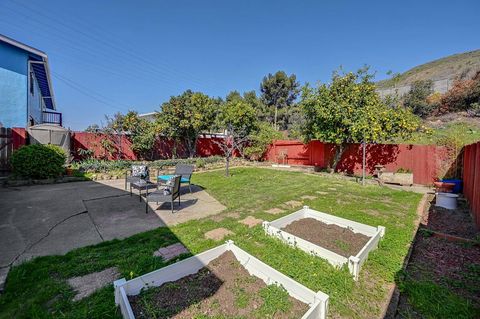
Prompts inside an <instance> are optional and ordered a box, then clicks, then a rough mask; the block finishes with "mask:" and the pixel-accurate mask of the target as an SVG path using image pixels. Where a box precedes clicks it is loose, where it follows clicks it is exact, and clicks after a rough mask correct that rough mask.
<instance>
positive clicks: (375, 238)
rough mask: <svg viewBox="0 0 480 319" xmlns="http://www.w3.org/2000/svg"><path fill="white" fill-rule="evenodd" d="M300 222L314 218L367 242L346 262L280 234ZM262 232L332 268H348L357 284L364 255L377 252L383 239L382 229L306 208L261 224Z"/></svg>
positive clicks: (314, 245) (301, 241) (325, 250)
mask: <svg viewBox="0 0 480 319" xmlns="http://www.w3.org/2000/svg"><path fill="white" fill-rule="evenodd" d="M304 218H314V219H316V220H319V221H321V222H323V223H325V224H335V225H337V226H340V227H343V228H348V229H350V230H352V231H353V232H355V233H361V234H363V235H365V236H368V237H370V240H369V241H368V242H367V243H366V244H365V246H363V248H362V249H361V250H360V251H359V252H358V253H357V255H356V256H350V257H349V258H346V257H344V256H341V255H339V254H337V253H335V252H333V251H331V250H328V249H326V248H323V247H320V246H318V245H316V244H313V243H311V242H309V241H307V240H304V239H302V238H300V237H297V236H295V235H292V234H290V233H288V232H286V231H283V230H282V228H284V227H285V226H287V225H289V224H290V223H292V222H294V221H296V220H300V219H304ZM263 228H264V230H265V233H266V234H268V235H270V236H274V237H277V238H279V239H281V240H282V241H284V242H285V243H287V244H289V245H291V246H294V247H297V248H299V249H301V250H303V251H305V252H307V253H309V254H312V255H315V256H318V257H320V258H323V259H326V260H327V261H328V262H329V263H330V264H332V265H334V266H336V267H342V266H343V265H345V264H348V269H349V271H350V273H351V274H352V276H353V278H354V280H358V276H359V273H360V268H361V267H362V265H363V263H364V262H365V261H366V260H367V257H368V254H369V253H370V252H371V251H372V250H374V249H376V248H377V246H378V243H379V242H380V239H381V238H382V237H383V236H384V235H385V227H383V226H378V227H372V226H368V225H365V224H361V223H357V222H354V221H351V220H348V219H345V218H341V217H337V216H333V215H329V214H325V213H322V212H319V211H316V210H313V209H310V208H309V207H308V206H304V207H303V209H301V210H299V211H297V212H295V213H292V214H290V215H287V216H285V217H282V218H279V219H276V220H274V221H272V222H263Z"/></svg>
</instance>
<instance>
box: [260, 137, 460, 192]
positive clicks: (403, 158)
mask: <svg viewBox="0 0 480 319" xmlns="http://www.w3.org/2000/svg"><path fill="white" fill-rule="evenodd" d="M285 154H286V162H287V163H288V164H293V165H315V166H320V167H324V168H325V167H327V166H328V164H329V163H331V162H332V161H333V157H334V155H335V149H334V145H332V144H328V143H322V142H319V141H312V142H310V143H308V144H303V143H302V142H299V141H285V140H280V141H276V142H275V143H273V144H272V145H271V146H270V148H269V149H268V151H267V154H266V159H267V160H269V161H274V162H279V163H281V162H282V160H283V159H282V158H283V156H282V155H285ZM366 159H367V162H366V164H367V165H366V171H367V174H372V173H373V172H374V167H375V165H379V164H381V165H384V166H385V167H386V169H387V171H392V172H395V171H396V170H398V169H399V168H403V169H408V170H410V171H412V172H413V178H414V183H416V184H432V183H433V181H434V180H435V179H436V178H437V177H441V175H442V174H443V173H444V172H446V171H447V170H449V169H450V166H451V165H453V164H454V158H452V157H451V155H450V153H449V152H448V149H447V148H445V147H442V146H435V145H404V144H400V145H397V144H367V147H366ZM337 170H338V171H340V172H346V173H349V174H361V172H362V145H361V144H349V145H347V148H346V149H345V151H344V153H343V155H342V157H341V159H340V162H339V163H338V165H337Z"/></svg>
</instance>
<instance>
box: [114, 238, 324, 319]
mask: <svg viewBox="0 0 480 319" xmlns="http://www.w3.org/2000/svg"><path fill="white" fill-rule="evenodd" d="M226 251H231V252H232V253H233V254H234V255H235V258H237V260H238V261H239V262H240V264H241V265H242V266H243V267H244V268H245V269H246V270H247V271H248V272H249V273H250V275H253V276H256V277H258V278H260V279H262V280H263V281H264V282H265V284H267V285H271V284H277V285H282V286H283V288H285V290H286V291H287V292H288V294H289V295H290V296H292V297H293V298H295V299H297V300H300V301H302V302H304V303H306V304H308V305H309V306H310V308H309V310H308V311H307V312H306V313H305V314H304V315H303V316H302V319H325V318H326V315H327V308H328V295H326V294H324V293H323V292H321V291H318V292H316V293H315V292H313V291H312V290H310V289H308V288H307V287H305V286H303V285H301V284H299V283H298V282H296V281H295V280H293V279H291V278H289V277H287V276H285V275H283V274H282V273H280V272H278V271H277V270H275V269H273V268H272V267H270V266H268V265H267V264H265V263H263V262H261V261H260V260H258V259H257V258H255V257H253V256H252V255H250V254H249V253H247V252H245V251H244V250H242V249H240V248H239V247H237V246H235V244H234V243H233V241H227V242H226V243H225V244H223V245H221V246H218V247H215V248H213V249H210V250H207V251H205V252H203V253H200V254H198V255H195V256H193V257H190V258H187V259H184V260H182V261H179V262H176V263H174V264H171V265H169V266H167V267H164V268H161V269H158V270H155V271H152V272H150V273H148V274H145V275H143V276H140V277H137V278H134V279H132V280H128V281H127V280H125V278H123V279H119V280H116V281H115V282H114V283H113V285H114V288H115V304H116V305H118V306H120V310H121V313H122V316H123V318H128V319H134V318H135V316H134V314H133V311H132V308H131V306H130V302H129V300H128V297H127V296H135V295H138V294H139V293H140V291H141V290H142V289H143V288H150V287H158V286H161V285H162V284H164V283H166V282H171V281H176V280H178V279H180V278H183V277H185V276H188V275H191V274H195V273H197V272H198V271H199V270H200V269H201V268H203V267H205V266H206V265H208V263H209V262H210V261H212V260H214V259H215V258H217V257H219V256H220V255H222V254H223V253H225V252H226Z"/></svg>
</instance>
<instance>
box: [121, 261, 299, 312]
mask: <svg viewBox="0 0 480 319" xmlns="http://www.w3.org/2000/svg"><path fill="white" fill-rule="evenodd" d="M271 292H274V294H272V293H271ZM272 296H274V298H271V297H272ZM129 300H130V304H131V306H132V309H133V312H134V314H135V317H136V318H177V319H178V318H200V317H201V318H205V317H208V318H211V317H215V318H225V317H228V318H230V317H235V318H300V317H301V316H302V315H303V314H304V313H305V312H306V311H307V310H308V305H306V304H304V303H302V302H300V301H298V300H296V299H294V298H292V297H290V296H288V294H287V293H286V291H284V290H282V289H280V288H278V287H276V286H267V285H265V283H264V282H263V281H262V280H261V279H259V278H257V277H254V276H251V275H250V274H249V273H248V271H247V270H246V269H245V268H243V267H242V266H241V265H240V263H239V262H238V260H237V259H236V258H235V256H234V255H233V253H232V252H226V253H224V254H222V255H221V256H220V257H218V258H216V259H214V260H212V261H211V262H210V263H209V264H208V265H207V266H206V267H204V268H202V269H200V271H198V272H197V273H196V274H192V275H189V276H186V277H183V278H181V279H179V280H176V281H174V282H168V283H165V284H163V285H162V286H160V287H156V288H151V289H149V290H146V291H144V292H142V293H141V294H140V295H138V296H131V297H129Z"/></svg>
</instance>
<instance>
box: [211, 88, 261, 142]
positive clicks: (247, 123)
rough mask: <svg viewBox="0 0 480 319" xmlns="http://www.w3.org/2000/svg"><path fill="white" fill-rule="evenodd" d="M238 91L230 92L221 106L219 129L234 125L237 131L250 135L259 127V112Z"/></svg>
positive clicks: (218, 117) (217, 121)
mask: <svg viewBox="0 0 480 319" xmlns="http://www.w3.org/2000/svg"><path fill="white" fill-rule="evenodd" d="M237 94H238V93H237V92H233V93H230V94H229V95H228V96H227V99H226V102H225V103H223V104H222V105H221V107H220V112H219V113H218V115H217V119H216V123H217V127H218V128H219V129H223V130H227V129H228V127H230V126H232V127H233V128H235V129H236V131H237V132H240V131H242V132H244V133H245V134H246V135H249V134H250V133H251V132H252V131H254V130H255V129H256V128H257V122H258V120H257V113H256V111H255V109H254V108H253V106H252V105H251V104H249V103H247V102H246V101H245V100H244V99H243V98H242V97H241V96H240V95H239V94H238V95H237Z"/></svg>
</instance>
